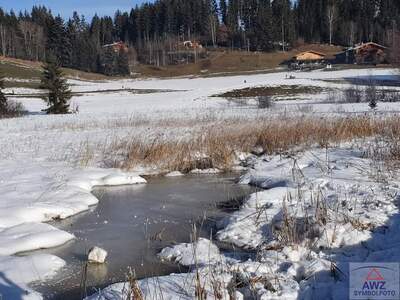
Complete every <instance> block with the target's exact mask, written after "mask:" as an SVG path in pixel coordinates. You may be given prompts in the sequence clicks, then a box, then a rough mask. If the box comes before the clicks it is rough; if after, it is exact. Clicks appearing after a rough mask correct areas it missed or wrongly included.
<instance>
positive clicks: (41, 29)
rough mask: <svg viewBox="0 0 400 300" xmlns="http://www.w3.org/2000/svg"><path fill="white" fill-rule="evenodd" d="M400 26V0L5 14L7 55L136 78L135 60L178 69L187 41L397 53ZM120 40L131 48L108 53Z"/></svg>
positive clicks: (190, 0)
mask: <svg viewBox="0 0 400 300" xmlns="http://www.w3.org/2000/svg"><path fill="white" fill-rule="evenodd" d="M399 25H400V1H398V0H298V1H297V2H294V3H292V2H291V1H290V0H273V1H271V0H229V1H228V0H220V1H217V0H157V1H154V2H153V3H145V4H143V5H141V6H137V7H135V8H133V9H132V10H131V11H130V12H121V11H117V12H116V13H115V15H114V16H113V17H109V16H106V17H98V16H94V17H93V18H92V20H90V21H87V20H86V19H85V18H84V17H83V16H80V15H79V13H78V12H77V13H74V15H73V16H72V17H71V18H70V19H68V20H63V19H62V18H61V17H60V16H54V15H53V14H52V12H51V11H50V10H48V9H47V8H45V7H41V6H35V7H33V8H32V10H31V12H23V13H22V12H19V13H16V12H13V11H10V12H6V11H4V10H1V9H0V54H2V55H3V56H9V57H15V58H21V59H27V60H33V61H44V60H46V57H48V56H49V55H50V54H54V55H55V56H56V57H57V58H58V59H59V60H60V62H61V63H62V65H63V66H65V67H70V68H76V69H80V70H84V71H90V72H99V73H105V74H108V75H115V74H128V73H129V68H128V66H127V65H128V62H129V58H134V59H135V60H136V59H137V60H138V61H139V62H141V63H144V64H150V65H156V66H163V65H167V64H175V63H177V62H179V59H180V56H179V55H180V53H181V52H180V46H181V45H182V44H183V42H184V41H187V40H189V41H197V42H198V43H200V44H202V45H203V46H206V47H226V48H229V49H235V50H239V49H241V50H248V51H256V50H257V51H274V50H288V49H290V48H291V47H294V46H297V45H299V44H302V43H304V42H306V43H329V44H336V45H343V46H351V45H353V44H355V43H359V42H367V41H374V42H377V43H380V44H384V45H386V46H389V47H390V46H391V44H392V41H393V40H394V38H393V32H394V31H397V30H398V29H399ZM117 41H122V42H124V43H126V44H127V45H128V46H129V49H131V50H130V51H124V50H121V51H115V50H114V49H113V48H110V47H104V45H108V44H112V43H114V42H117ZM133 49H135V51H133ZM176 53H178V57H176Z"/></svg>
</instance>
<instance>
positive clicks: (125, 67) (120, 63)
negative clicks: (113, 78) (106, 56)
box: [116, 48, 130, 75]
mask: <svg viewBox="0 0 400 300" xmlns="http://www.w3.org/2000/svg"><path fill="white" fill-rule="evenodd" d="M116 70H117V73H118V74H120V75H129V74H130V70H129V58H128V52H127V51H126V50H125V49H122V48H121V49H120V50H119V53H118V57H117V66H116Z"/></svg>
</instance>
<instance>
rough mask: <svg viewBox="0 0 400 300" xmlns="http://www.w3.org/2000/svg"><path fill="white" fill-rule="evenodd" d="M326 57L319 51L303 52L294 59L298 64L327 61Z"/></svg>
mask: <svg viewBox="0 0 400 300" xmlns="http://www.w3.org/2000/svg"><path fill="white" fill-rule="evenodd" d="M325 57H326V55H325V54H323V53H320V52H317V51H313V50H310V51H306V52H301V53H299V54H297V55H295V56H294V57H293V61H295V62H298V63H306V62H322V61H323V60H325Z"/></svg>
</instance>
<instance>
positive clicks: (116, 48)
mask: <svg viewBox="0 0 400 300" xmlns="http://www.w3.org/2000/svg"><path fill="white" fill-rule="evenodd" d="M108 48H111V49H112V50H113V51H114V52H115V53H118V52H120V51H121V50H123V51H124V52H128V51H129V48H128V46H127V45H126V44H125V43H124V42H115V43H112V44H107V45H103V49H108Z"/></svg>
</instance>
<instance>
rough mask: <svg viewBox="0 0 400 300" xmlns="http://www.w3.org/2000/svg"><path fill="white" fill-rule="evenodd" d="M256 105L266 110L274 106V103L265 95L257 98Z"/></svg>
mask: <svg viewBox="0 0 400 300" xmlns="http://www.w3.org/2000/svg"><path fill="white" fill-rule="evenodd" d="M257 104H258V108H260V109H266V108H271V107H272V106H273V105H274V101H273V100H272V97H271V96H267V95H264V96H258V97H257Z"/></svg>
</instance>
